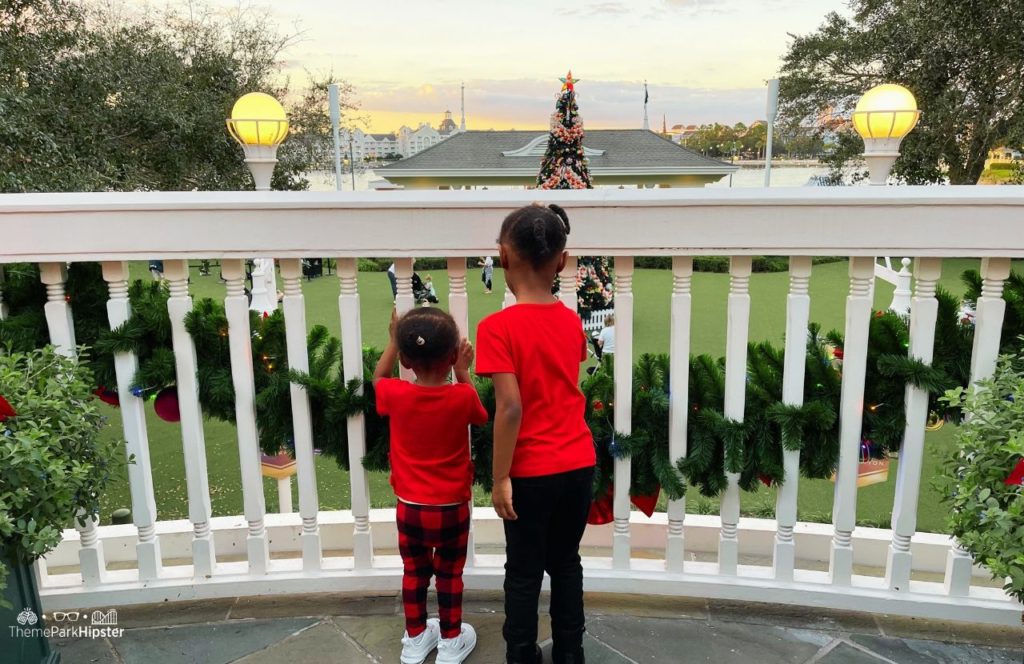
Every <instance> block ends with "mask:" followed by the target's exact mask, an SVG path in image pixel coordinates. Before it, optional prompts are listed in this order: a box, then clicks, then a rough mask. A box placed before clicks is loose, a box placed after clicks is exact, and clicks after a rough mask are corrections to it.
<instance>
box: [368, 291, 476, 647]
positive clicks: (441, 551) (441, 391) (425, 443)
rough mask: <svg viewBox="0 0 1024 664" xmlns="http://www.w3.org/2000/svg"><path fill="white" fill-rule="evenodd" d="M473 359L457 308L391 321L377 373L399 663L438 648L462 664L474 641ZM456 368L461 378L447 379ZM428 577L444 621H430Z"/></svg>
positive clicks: (415, 312)
mask: <svg viewBox="0 0 1024 664" xmlns="http://www.w3.org/2000/svg"><path fill="white" fill-rule="evenodd" d="M396 359H399V360H401V362H402V366H404V367H406V368H408V369H411V370H412V371H413V372H414V373H415V374H416V381H415V382H413V383H409V382H406V381H404V380H400V379H398V378H391V377H390V376H391V375H392V373H394V369H395V360H396ZM472 362H473V347H472V346H471V345H470V344H469V342H468V341H466V340H465V339H461V340H460V339H459V331H458V328H457V327H456V325H455V321H454V320H453V319H452V317H451V316H449V315H448V314H447V313H445V312H443V311H440V310H439V309H430V308H427V309H413V310H412V311H410V312H409V313H407V314H405V315H404V316H402V317H401V318H400V319H399V320H398V321H397V322H394V321H393V322H392V326H391V340H390V341H389V342H388V346H387V348H386V349H385V350H384V354H383V355H381V358H380V361H379V362H378V363H377V369H376V371H374V374H373V385H374V389H375V392H376V397H377V412H379V413H380V414H381V415H386V416H390V418H391V421H390V426H391V486H392V487H393V488H394V490H395V495H396V496H398V509H397V521H398V547H399V552H400V553H401V554H402V563H403V565H404V568H405V575H404V577H403V580H402V603H403V605H404V608H405V625H406V632H405V635H404V636H403V637H402V656H401V661H402V664H420V662H422V661H423V660H424V659H425V658H426V656H427V655H428V654H430V651H431V650H433V649H434V647H435V646H436V647H437V659H436V660H435V661H436V662H437V663H438V664H458V663H459V662H462V661H463V660H465V659H466V657H468V656H469V653H471V652H472V651H473V648H474V647H475V646H476V632H475V631H474V630H473V627H472V626H471V625H469V624H468V623H464V622H462V588H463V584H462V569H463V567H464V566H465V563H466V547H467V544H468V538H469V500H470V498H471V497H472V491H471V487H472V482H473V462H472V460H471V459H470V455H469V437H468V435H469V433H468V427H469V425H470V424H485V423H486V422H487V411H486V410H484V407H483V405H482V404H481V403H480V397H479V396H477V393H476V390H475V389H474V388H473V383H472V380H471V379H470V376H469V367H470V365H471V364H472ZM453 366H454V369H455V379H456V382H455V383H454V384H453V383H449V382H448V376H449V374H450V373H451V371H452V368H453ZM431 576H434V577H436V581H435V585H436V588H437V604H438V613H439V614H440V621H438V620H436V619H430V620H427V588H428V587H429V586H430V577H431Z"/></svg>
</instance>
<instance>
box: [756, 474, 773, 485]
mask: <svg viewBox="0 0 1024 664" xmlns="http://www.w3.org/2000/svg"><path fill="white" fill-rule="evenodd" d="M757 479H759V480H761V483H762V484H764V485H765V486H768V487H770V486H771V485H772V478H770V477H768V476H767V475H765V474H764V473H758V474H757Z"/></svg>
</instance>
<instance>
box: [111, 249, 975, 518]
mask: <svg viewBox="0 0 1024 664" xmlns="http://www.w3.org/2000/svg"><path fill="white" fill-rule="evenodd" d="M976 266H977V261H968V260H948V261H945V262H944V266H943V278H942V285H943V286H945V287H946V288H948V289H950V290H952V291H953V292H955V293H960V292H962V290H963V288H962V286H961V284H960V281H959V275H960V273H961V272H962V271H963V270H965V269H967V268H972V267H976ZM214 272H215V273H216V270H214ZM421 274H422V275H424V276H425V275H426V274H430V275H431V276H432V277H433V281H434V285H435V287H436V289H437V293H438V296H439V297H440V299H441V303H442V306H443V304H444V303H445V302H447V299H448V298H447V293H448V279H447V274H446V273H445V272H444V271H438V272H423V273H421ZM132 276H133V277H135V278H143V279H145V278H149V275H148V272H147V271H146V266H145V265H143V264H133V265H132ZM474 276H475V273H474V272H472V271H471V272H470V277H471V278H470V279H468V282H469V291H470V323H471V327H472V328H473V329H474V330H475V328H476V323H477V321H479V320H480V319H481V318H483V317H484V316H486V315H487V314H489V313H491V312H493V311H497V310H498V309H499V308H500V307H501V302H502V292H503V290H504V282H503V281H502V274H501V271H500V270H497V271H495V275H494V276H495V283H494V293H493V294H491V295H484V294H483V289H482V284H481V283H480V282H479V281H477V280H475V279H474V278H472V277H474ZM788 279H789V275H788V274H787V273H774V274H755V275H754V276H753V277H752V279H751V282H750V293H751V324H750V338H751V340H752V341H756V340H767V341H774V342H776V343H781V342H782V337H783V333H784V330H785V300H786V292H787V289H788ZM671 284H672V275H671V272H670V271H668V270H637V271H636V274H635V276H634V280H633V287H634V292H635V294H636V295H635V307H636V310H635V321H636V324H635V326H634V327H635V331H634V337H635V346H634V348H635V350H634V353H635V356H639V354H641V353H645V352H667V351H668V345H669V307H668V303H669V298H670V293H671ZM848 288H849V286H848V280H847V264H846V263H845V262H841V263H833V264H826V265H820V266H816V267H815V268H814V273H813V276H812V279H811V289H810V290H811V320H812V321H816V322H819V323H821V324H822V326H823V328H824V329H826V330H828V329H832V328H836V329H842V326H843V317H844V309H845V295H846V292H847V290H848ZM728 289H729V277H728V275H725V274H705V273H698V274H695V275H694V278H693V312H694V313H693V324H692V344H693V347H692V352H694V353H711V354H713V355H715V356H720V355H722V354H724V351H725V326H726V295H727V293H728ZM303 292H304V294H305V297H306V316H307V321H308V323H309V324H310V325H315V324H321V325H325V326H326V327H327V328H328V329H329V330H330V331H331V332H332V333H333V334H335V335H339V334H340V331H339V330H340V319H339V315H338V304H337V298H338V292H339V285H338V280H337V278H335V277H333V276H324V277H322V278H319V279H314V280H312V281H309V282H304V285H303ZM359 292H360V295H361V298H362V311H361V316H362V322H363V342H364V344H367V345H373V346H381V345H382V344H383V343H384V342H385V340H386V337H387V323H388V320H389V317H390V310H391V306H392V303H391V290H390V286H389V284H388V280H387V276H386V275H385V274H383V273H372V272H364V273H360V275H359ZM192 294H193V297H195V298H197V299H198V298H203V297H212V298H223V296H224V287H223V285H222V284H220V282H219V281H218V279H217V277H216V276H209V277H201V276H199V275H198V272H197V271H193V278H192ZM891 297H892V286H890V285H888V284H886V283H883V282H879V283H878V285H877V286H876V293H875V298H876V299H875V304H876V307H886V306H887V305H888V303H889V302H890V300H891ZM109 415H110V417H111V424H112V425H113V426H111V427H110V429H109V430H108V431H107V432H105V435H110V436H118V435H120V426H118V422H119V420H118V419H117V412H116V410H114V409H110V413H109ZM147 421H148V425H149V442H150V454H151V461H152V465H153V478H154V485H155V492H156V502H157V510H158V514H159V518H160V519H175V518H186V517H187V515H188V508H187V498H186V496H187V493H186V486H185V470H184V461H183V459H182V452H181V438H180V430H179V427H178V426H177V425H176V424H169V423H166V422H163V421H162V420H160V419H159V418H157V417H156V416H155V415H154V414H153V412H152V408H147ZM205 431H206V453H207V466H208V470H209V483H210V494H211V501H212V505H213V512H214V515H218V516H219V515H229V514H240V513H241V511H242V490H241V481H240V474H239V461H238V448H237V444H236V437H235V430H234V427H233V425H230V424H226V423H224V422H220V421H216V420H208V421H207V422H206V425H205ZM952 431H953V427H951V426H946V427H944V428H943V429H941V430H940V431H938V432H934V433H929V434H928V437H927V440H926V445H927V453H926V456H925V465H924V477H923V481H922V495H921V500H920V508H919V517H918V529H919V530H922V531H934V532H942V531H944V530H945V513H944V508H943V506H942V505H941V504H940V503H939V501H938V497H937V495H936V494H935V492H934V491H933V489H932V487H931V479H932V478H933V477H935V476H936V475H937V474H938V472H939V464H940V461H941V459H942V457H944V456H945V455H946V454H948V450H949V449H950V447H951V445H952ZM895 471H896V464H895V463H893V465H892V468H891V469H890V475H889V481H888V482H886V483H883V484H877V485H874V486H871V487H867V488H865V489H862V490H860V491H859V493H858V518H859V519H860V520H861V522H862V523H865V524H871V525H874V524H877V525H887V524H888V521H889V518H890V514H891V511H892V497H893V491H894V486H895V478H896V472H895ZM317 485H318V492H319V500H320V505H321V507H322V508H323V509H339V508H347V507H348V505H349V498H350V489H349V482H348V475H347V473H346V472H344V471H342V470H341V469H339V468H338V467H337V466H336V465H335V464H334V463H333V462H332V461H329V460H327V459H323V458H318V459H317ZM370 486H371V488H370V491H371V500H372V503H373V505H374V506H375V507H381V506H389V505H393V504H394V496H393V494H392V493H391V490H390V487H389V486H388V483H387V478H386V476H384V475H383V474H380V473H375V474H372V476H371V482H370ZM265 489H266V490H265V492H264V493H265V495H266V499H267V509H268V511H276V510H277V491H276V484H275V483H274V482H273V481H271V480H265ZM799 494H800V498H799V505H800V518H801V519H803V520H815V521H817V520H828V518H829V516H830V514H831V509H832V484H831V482H828V481H822V480H801V482H800V492H799ZM293 496H294V504H295V506H296V509H297V506H298V492H297V486H296V483H295V482H293ZM774 500H775V497H774V490H772V489H762V490H761V491H760V492H759V493H756V494H744V496H743V509H744V512H745V513H747V514H750V515H757V516H771V515H772V510H773V506H774ZM477 501H478V503H480V504H489V499H488V498H487V497H486V496H484V495H482V494H479V492H478V495H477ZM103 504H104V509H103V512H102V515H101V518H102V521H103V522H108V520H109V515H110V513H111V511H112V510H114V509H116V508H118V507H130V505H131V500H130V494H129V491H128V484H127V477H125V478H123V479H121V480H120V481H119V482H118V483H117V484H116V485H115V486H114V487H112V488H111V490H109V491H108V492H107V494H106V495H105V497H104V500H103ZM688 510H689V511H694V512H708V513H715V512H717V501H715V500H706V499H702V498H699V497H697V496H696V495H694V496H692V497H689V498H688Z"/></svg>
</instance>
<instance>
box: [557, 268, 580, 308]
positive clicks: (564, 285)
mask: <svg viewBox="0 0 1024 664" xmlns="http://www.w3.org/2000/svg"><path fill="white" fill-rule="evenodd" d="M578 265H579V260H578V259H577V258H576V257H575V256H569V258H568V259H566V261H565V269H563V270H562V271H561V272H559V273H558V299H560V300H561V301H562V303H563V304H565V306H567V307H569V308H570V309H572V310H573V311H578V309H579V306H578V305H579V298H578V297H577V295H576V270H577V266H578Z"/></svg>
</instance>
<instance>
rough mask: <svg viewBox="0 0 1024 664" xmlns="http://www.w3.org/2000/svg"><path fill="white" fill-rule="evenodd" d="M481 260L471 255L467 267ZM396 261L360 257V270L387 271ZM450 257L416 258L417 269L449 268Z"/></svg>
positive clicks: (421, 270)
mask: <svg viewBox="0 0 1024 664" xmlns="http://www.w3.org/2000/svg"><path fill="white" fill-rule="evenodd" d="M478 260H480V259H478V258H476V257H469V258H467V259H466V267H468V268H471V269H472V268H477V267H479V266H478V265H477V261H478ZM394 262H395V259H393V258H360V259H359V271H360V272H386V271H387V269H388V268H389V267H391V264H392V263H394ZM494 267H498V259H497V257H495V259H494ZM447 269H448V259H447V258H438V257H436V256H431V257H427V258H417V259H416V271H417V272H425V271H427V270H447Z"/></svg>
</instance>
